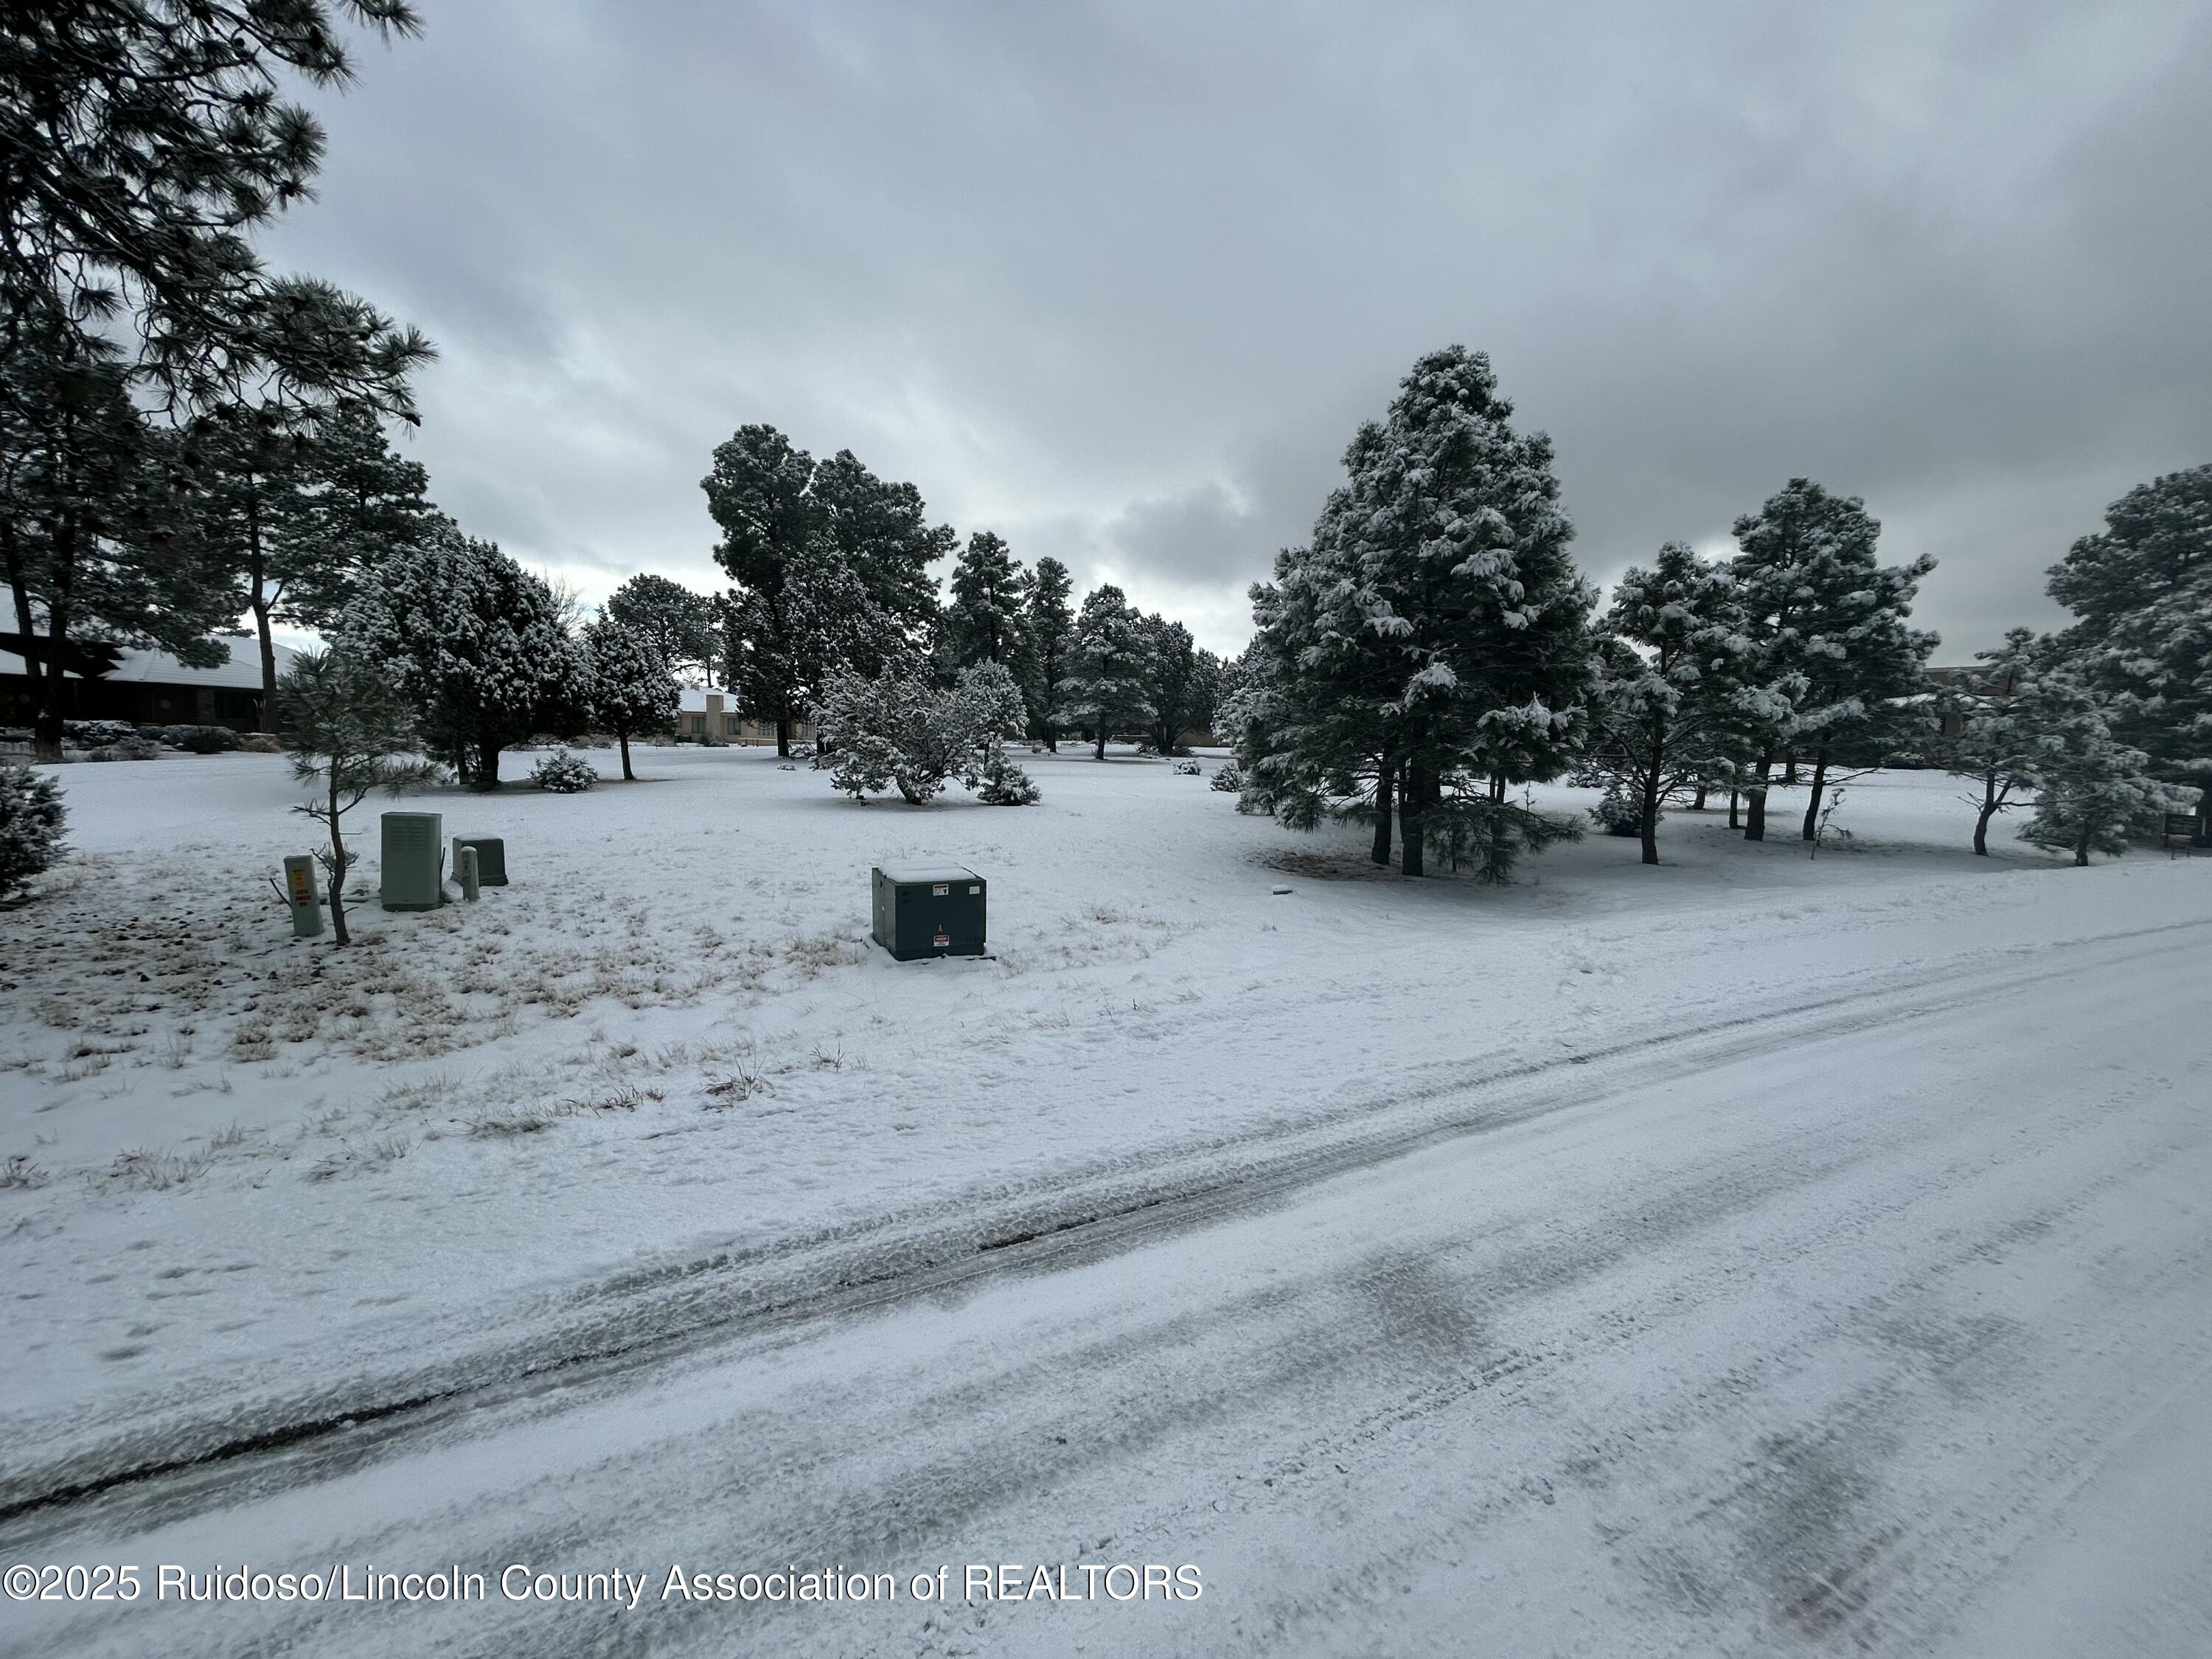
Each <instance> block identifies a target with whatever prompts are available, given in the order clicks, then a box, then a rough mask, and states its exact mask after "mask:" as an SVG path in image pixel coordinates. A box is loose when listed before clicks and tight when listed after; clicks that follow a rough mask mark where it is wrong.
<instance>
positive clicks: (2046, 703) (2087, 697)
mask: <svg viewBox="0 0 2212 1659" xmlns="http://www.w3.org/2000/svg"><path fill="white" fill-rule="evenodd" d="M2026 702H2027V708H2025V709H2024V710H2023V711H2022V717H2023V719H2024V720H2025V722H2026V724H2027V726H2028V727H2029V729H2030V730H2032V731H2033V732H2035V733H2036V734H2037V747H2038V750H2039V753H2038V755H2037V757H2036V760H2035V763H2034V764H2035V767H2036V773H2037V784H2036V800H2035V815H2034V816H2033V817H2032V818H2030V819H2029V820H2028V822H2027V824H2026V825H2025V826H2023V827H2022V829H2021V832H2020V837H2021V840H2022V841H2025V842H2033V844H2034V845H2036V846H2038V847H2048V848H2052V849H2054V850H2057V851H2061V852H2071V853H2072V854H2074V862H2075V864H2077V865H2085V864H2087V863H2088V861H2089V854H2092V853H2105V854H2111V855H2112V856H2113V857H2118V855H2119V854H2123V853H2124V852H2126V851H2127V850H2128V842H2129V841H2130V837H2132V836H2154V835H2156V834H2157V833H2158V832H2159V829H2160V817H2161V815H2162V814H2164V813H2166V812H2167V811H2182V810H2184V809H2185V807H2186V806H2187V805H2190V804H2191V799H2192V798H2191V795H2190V794H2188V793H2185V792H2183V791H2181V790H2178V789H2176V788H2174V787H2172V785H2169V784H2166V783H2162V782H2160V781H2159V780H2158V779H2156V778H2154V776H2152V775H2151V770H2150V768H2151V760H2150V757H2148V755H2146V754H2144V753H2143V751H2142V750H2140V749H2135V748H2130V746H2129V745H2128V744H2124V743H2122V742H2121V741H2120V740H2119V738H2118V737H2117V736H2116V735H2115V734H2114V732H2113V722H2112V712H2113V706H2112V702H2111V701H2110V700H2108V699H2107V698H2106V697H2105V696H2101V695H2100V694H2099V693H2098V692H2097V691H2095V690H2093V688H2092V687H2090V686H2089V684H2087V682H2086V681H2084V680H2082V679H2081V678H2079V677H2078V676H2076V675H2075V674H2074V673H2072V672H2069V671H2067V670H2065V669H2063V668H2053V669H2051V670H2049V671H2045V672H2044V673H2043V674H2041V675H2039V676H2038V677H2037V678H2035V679H2034V680H2033V682H2032V683H2031V690H2030V692H2029V695H2028V696H2027V699H2026Z"/></svg>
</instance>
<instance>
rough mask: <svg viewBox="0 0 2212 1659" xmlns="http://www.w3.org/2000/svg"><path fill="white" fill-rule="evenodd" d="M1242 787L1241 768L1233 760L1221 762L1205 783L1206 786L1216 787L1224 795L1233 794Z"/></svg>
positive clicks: (1242, 775)
mask: <svg viewBox="0 0 2212 1659" xmlns="http://www.w3.org/2000/svg"><path fill="white" fill-rule="evenodd" d="M1206 787H1207V788H1209V789H1218V790H1219V791H1220V792H1221V793H1223V794H1225V795H1233V794H1235V793H1237V791H1238V790H1240V789H1242V788H1243V787H1244V772H1243V768H1241V767H1240V766H1238V765H1237V763H1236V762H1235V761H1233V760H1226V761H1224V762H1222V763H1221V764H1220V766H1219V767H1218V769H1216V770H1215V772H1214V774H1213V776H1212V778H1211V779H1209V780H1208V781H1207V783H1206Z"/></svg>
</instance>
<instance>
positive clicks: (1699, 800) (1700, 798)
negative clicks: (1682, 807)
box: [1690, 783, 1705, 812]
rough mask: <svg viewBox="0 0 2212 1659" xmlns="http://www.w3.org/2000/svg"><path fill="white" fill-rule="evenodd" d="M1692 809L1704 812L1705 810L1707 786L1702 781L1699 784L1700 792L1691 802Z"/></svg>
mask: <svg viewBox="0 0 2212 1659" xmlns="http://www.w3.org/2000/svg"><path fill="white" fill-rule="evenodd" d="M1690 810H1691V811H1692V812H1702V811H1705V785H1704V784H1702V783H1701V784H1699V786H1698V793H1697V794H1696V795H1695V797H1693V798H1692V800H1691V802H1690Z"/></svg>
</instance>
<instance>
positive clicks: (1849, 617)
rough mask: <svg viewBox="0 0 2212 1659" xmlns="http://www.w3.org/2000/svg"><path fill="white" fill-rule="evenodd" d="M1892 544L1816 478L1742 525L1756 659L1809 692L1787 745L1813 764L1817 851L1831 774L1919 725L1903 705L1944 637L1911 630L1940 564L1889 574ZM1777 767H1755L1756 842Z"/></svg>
mask: <svg viewBox="0 0 2212 1659" xmlns="http://www.w3.org/2000/svg"><path fill="white" fill-rule="evenodd" d="M1880 535H1881V526H1880V525H1879V524H1878V523H1876V522H1875V520H1874V519H1873V518H1872V517H1871V516H1869V514H1868V513H1867V511H1866V505H1865V503H1864V502H1863V501H1860V499H1859V498H1858V497H1857V496H1856V495H1850V496H1838V495H1831V494H1829V492H1828V491H1827V490H1826V489H1823V488H1822V487H1821V486H1820V485H1819V484H1817V483H1814V482H1813V481H1812V480H1811V479H1810V478H1792V479H1790V481H1789V483H1786V484H1784V486H1783V487H1782V489H1779V490H1778V491H1776V492H1775V494H1774V495H1771V496H1770V497H1768V498H1767V501H1766V502H1765V505H1764V506H1762V507H1760V508H1759V511H1758V512H1757V513H1746V514H1745V515H1744V516H1743V517H1741V518H1740V519H1738V520H1736V521H1735V538H1736V544H1737V546H1738V548H1739V549H1740V551H1739V552H1738V554H1737V556H1736V558H1735V562H1734V565H1733V566H1732V569H1733V571H1734V574H1735V578H1736V580H1737V582H1738V584H1739V585H1740V586H1741V591H1742V593H1743V599H1744V605H1745V609H1746V611H1747V613H1748V615H1749V617H1750V623H1751V637H1752V639H1753V643H1754V644H1755V646H1756V647H1757V653H1756V659H1755V667H1754V671H1753V672H1754V677H1755V678H1758V679H1759V680H1760V681H1762V682H1763V683H1765V684H1779V683H1781V682H1782V681H1783V680H1784V678H1785V677H1787V676H1793V675H1794V676H1802V679H1803V682H1804V686H1803V690H1802V693H1801V694H1800V696H1799V697H1798V699H1797V702H1796V707H1795V708H1794V709H1793V710H1792V712H1791V716H1790V723H1789V727H1788V731H1787V733H1786V739H1785V740H1786V741H1787V742H1788V743H1790V744H1792V745H1793V746H1794V748H1796V749H1802V748H1804V747H1809V748H1810V749H1811V750H1812V752H1813V757H1814V766H1813V779H1812V787H1811V789H1810V791H1809V793H1808V799H1807V801H1806V806H1805V821H1804V826H1803V835H1804V838H1805V839H1806V840H1807V841H1811V840H1813V839H1814V835H1815V833H1816V831H1817V829H1818V825H1819V820H1820V805H1821V799H1822V796H1823V795H1824V794H1825V793H1826V787H1827V781H1828V771H1829V769H1830V767H1831V766H1832V764H1833V763H1834V762H1835V760H1836V759H1837V758H1838V755H1839V754H1840V753H1843V752H1844V751H1860V752H1865V753H1868V754H1869V756H1870V757H1872V758H1875V759H1878V758H1879V750H1881V747H1882V746H1884V745H1885V744H1889V743H1893V742H1894V741H1896V739H1897V738H1898V737H1899V734H1900V732H1901V729H1902V727H1903V725H1904V724H1905V721H1906V720H1908V719H1909V718H1910V712H1911V705H1910V704H1909V703H1907V702H1904V701H1903V700H1905V699H1908V698H1911V697H1913V696H1917V694H1918V693H1919V692H1920V690H1922V688H1923V684H1924V677H1923V670H1924V669H1925V667H1926V665H1927V661H1928V653H1929V652H1930V651H1932V650H1934V649H1935V647H1936V635H1933V634H1929V633H1923V632H1920V631H1917V630H1916V629H1912V628H1911V627H1910V626H1908V625H1907V619H1908V618H1909V617H1911V614H1912V599H1913V596H1914V595H1915V594H1916V593H1917V592H1918V590H1919V584H1920V579H1921V578H1922V577H1923V576H1924V575H1926V574H1928V573H1929V571H1931V570H1933V569H1934V568H1936V562H1935V560H1933V559H1931V558H1928V557H1925V556H1923V557H1921V558H1918V559H1916V560H1914V561H1913V562H1911V563H1910V564H1906V565H1889V566H1884V565H1881V564H1880V563H1879V562H1877V561H1876V558H1875V541H1876V539H1877V538H1878V537H1879V536H1880ZM1778 758H1780V756H1779V754H1778V753H1777V752H1776V751H1775V750H1771V749H1770V750H1768V751H1767V752H1766V753H1765V754H1762V755H1761V756H1760V757H1759V758H1758V761H1757V762H1756V764H1755V770H1754V774H1753V778H1752V779H1751V781H1750V782H1749V786H1748V787H1747V793H1748V794H1749V796H1750V799H1751V817H1750V823H1748V824H1747V826H1746V828H1745V830H1744V834H1745V836H1746V838H1747V839H1748V840H1751V841H1763V840H1764V839H1765V835H1766V782H1767V779H1768V776H1769V774H1770V769H1771V766H1772V764H1773V763H1774V761H1776V760H1777V759H1778Z"/></svg>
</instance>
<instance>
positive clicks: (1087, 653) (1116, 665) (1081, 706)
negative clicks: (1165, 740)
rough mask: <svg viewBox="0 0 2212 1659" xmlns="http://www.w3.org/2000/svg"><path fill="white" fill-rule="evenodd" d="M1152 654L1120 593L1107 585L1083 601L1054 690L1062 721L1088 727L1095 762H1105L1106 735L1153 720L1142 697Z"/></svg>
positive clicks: (1132, 613)
mask: <svg viewBox="0 0 2212 1659" xmlns="http://www.w3.org/2000/svg"><path fill="white" fill-rule="evenodd" d="M1151 654H1152V653H1151V642H1150V641H1148V640H1146V637H1145V630H1144V626H1143V623H1142V620H1141V619H1140V618H1139V617H1138V615H1137V613H1136V611H1135V610H1134V609H1133V607H1132V606H1131V605H1130V604H1129V602H1128V599H1127V597H1125V596H1124V595H1123V593H1122V592H1121V589H1120V588H1118V587H1116V586H1114V585H1113V584H1112V583H1111V582H1108V583H1106V584H1105V585H1104V586H1100V587H1097V588H1094V589H1093V590H1092V591H1091V592H1090V593H1089V594H1088V595H1086V596H1085V599H1084V601H1083V610H1082V611H1081V613H1080V614H1079V615H1078V616H1077V617H1076V619H1075V639H1074V643H1073V649H1072V650H1071V651H1070V652H1069V653H1068V666H1067V673H1066V677H1065V678H1062V679H1061V681H1060V684H1059V686H1058V687H1057V690H1058V693H1059V701H1060V718H1061V719H1062V720H1066V721H1067V722H1068V723H1069V724H1070V725H1073V726H1090V727H1091V731H1092V732H1093V734H1094V736H1095V737H1096V739H1097V748H1096V749H1095V750H1093V752H1092V758H1093V759H1094V760H1104V759H1105V758H1106V738H1107V735H1108V734H1109V732H1126V731H1128V730H1129V729H1131V728H1132V727H1134V726H1145V725H1147V724H1149V723H1150V721H1151V720H1152V715H1153V713H1154V710H1153V708H1152V704H1151V702H1148V701H1147V700H1146V696H1145V680H1146V673H1147V672H1148V671H1149V669H1150V666H1151V664H1150V658H1151Z"/></svg>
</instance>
